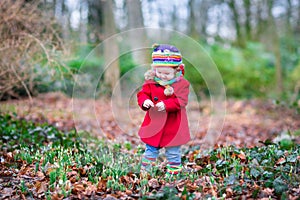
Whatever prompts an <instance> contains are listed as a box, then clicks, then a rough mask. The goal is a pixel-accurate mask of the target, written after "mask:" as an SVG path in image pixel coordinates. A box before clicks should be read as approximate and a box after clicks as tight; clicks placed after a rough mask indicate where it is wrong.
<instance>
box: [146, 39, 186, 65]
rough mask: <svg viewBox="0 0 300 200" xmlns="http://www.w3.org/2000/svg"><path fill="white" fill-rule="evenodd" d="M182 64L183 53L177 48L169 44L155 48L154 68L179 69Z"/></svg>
mask: <svg viewBox="0 0 300 200" xmlns="http://www.w3.org/2000/svg"><path fill="white" fill-rule="evenodd" d="M181 63H182V56H181V53H180V52H179V50H178V49H177V48H176V47H175V46H172V45H168V44H160V45H156V46H155V47H154V50H153V53H152V66H171V67H177V66H179V65H180V64H181Z"/></svg>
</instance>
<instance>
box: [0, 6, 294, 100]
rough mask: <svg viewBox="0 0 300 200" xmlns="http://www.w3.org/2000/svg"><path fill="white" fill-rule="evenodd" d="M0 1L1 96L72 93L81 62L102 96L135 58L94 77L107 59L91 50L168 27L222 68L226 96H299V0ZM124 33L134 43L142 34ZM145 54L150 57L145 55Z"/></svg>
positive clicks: (190, 73)
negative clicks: (112, 39) (141, 29)
mask: <svg viewBox="0 0 300 200" xmlns="http://www.w3.org/2000/svg"><path fill="white" fill-rule="evenodd" d="M0 4H1V6H0V9H1V10H0V11H1V12H0V13H1V15H2V16H1V17H0V19H1V23H0V24H1V26H0V32H1V34H0V39H1V41H3V42H2V44H1V47H0V51H1V53H0V60H1V62H0V79H1V81H0V89H1V90H0V91H1V92H0V99H1V100H7V99H12V98H20V97H23V96H28V95H29V96H32V95H36V94H38V93H41V92H50V91H63V92H65V93H66V94H68V95H69V96H72V92H73V87H74V78H76V75H78V74H80V73H81V72H80V69H81V68H82V66H84V69H85V71H84V73H87V74H89V76H87V79H86V82H89V81H92V80H98V81H99V80H101V81H103V82H104V83H105V84H104V86H103V87H105V89H104V90H102V89H103V88H102V89H101V87H98V88H99V91H100V92H99V95H100V96H101V95H107V94H109V92H107V91H109V90H111V89H112V87H113V85H114V84H115V82H116V81H117V79H113V78H111V79H110V80H107V77H115V76H117V77H122V76H123V75H124V74H126V72H128V71H129V70H131V69H134V68H135V67H136V66H137V65H138V64H139V63H136V61H135V58H134V55H133V54H131V53H127V54H124V55H121V56H119V57H118V62H116V63H115V64H116V66H113V67H111V70H109V71H107V73H108V74H109V73H110V74H115V75H114V76H112V75H110V76H107V77H97V75H98V74H97V73H95V72H97V71H99V68H103V67H104V66H105V65H106V64H107V63H106V60H107V59H106V57H107V54H105V53H103V52H98V53H95V54H94V55H92V56H88V55H89V53H90V52H91V51H92V50H94V48H95V47H97V45H98V44H99V43H101V42H102V41H104V40H105V39H106V38H108V37H110V36H111V35H113V34H117V33H120V32H122V31H126V30H130V29H132V28H139V27H160V28H168V29H172V30H175V31H179V32H181V33H184V34H186V35H188V36H189V37H191V38H193V39H194V40H196V41H197V42H198V43H199V44H200V45H201V46H202V47H203V48H204V50H205V51H206V52H207V53H208V54H209V56H210V57H211V58H212V60H213V61H214V63H215V64H216V66H217V68H218V69H219V71H220V73H221V75H222V78H223V81H224V84H225V87H226V94H227V96H229V97H234V98H276V99H286V100H288V101H289V102H292V103H294V102H297V101H298V100H299V98H300V94H299V91H300V59H299V58H300V40H299V38H300V37H299V36H300V12H299V10H300V0H243V1H238V0H211V1H209V0H183V1H179V0H178V1H172V3H171V2H169V3H168V5H169V6H165V4H166V3H165V2H164V1H159V0H103V1H98V0H76V1H69V0H42V1H39V0H26V1H24V0H17V1H11V0H3V1H1V3H0ZM25 16H26V17H25ZM27 16H29V17H27ZM20 19H22V21H20ZM45 24H46V25H47V26H45V27H44V28H42V27H43V25H45ZM24 27H28V28H25V29H24ZM30 27H32V28H30ZM34 27H35V28H34ZM11 33H13V34H11ZM24 35H25V36H28V35H29V36H28V37H24ZM128 40H129V41H130V42H131V43H132V44H133V46H132V47H135V46H134V45H136V46H137V45H139V42H140V41H139V40H143V38H138V37H136V36H133V37H132V38H128ZM130 42H129V43H130ZM177 42H178V41H177ZM179 42H180V41H179ZM170 43H172V40H171V39H170ZM122 45H125V44H123V43H122V42H118V44H117V45H110V47H106V48H107V49H106V52H108V54H109V52H114V53H116V54H117V53H118V48H122ZM29 47H30V48H29ZM3 52H6V54H4V53H3ZM7 55H18V56H17V57H16V56H14V57H8V56H7ZM26 56H27V57H26ZM146 57H148V59H150V54H149V55H146ZM86 58H88V59H86ZM185 64H186V75H185V76H186V78H187V79H188V80H189V81H191V83H192V85H193V87H194V90H195V91H196V94H197V95H199V96H201V95H208V91H207V88H206V84H205V82H204V81H203V79H202V78H201V77H200V76H199V75H196V74H197V73H195V72H196V69H195V67H196V66H192V65H191V64H190V63H189V62H187V61H185ZM24 69H27V70H24ZM101 91H105V92H103V93H101Z"/></svg>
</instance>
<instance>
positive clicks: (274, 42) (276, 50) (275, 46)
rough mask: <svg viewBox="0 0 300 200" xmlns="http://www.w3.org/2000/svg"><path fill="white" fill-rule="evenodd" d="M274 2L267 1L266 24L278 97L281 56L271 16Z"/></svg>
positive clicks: (280, 87) (280, 86) (281, 89)
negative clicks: (273, 56)
mask: <svg viewBox="0 0 300 200" xmlns="http://www.w3.org/2000/svg"><path fill="white" fill-rule="evenodd" d="M273 4H274V1H273V0H268V1H267V5H268V23H269V28H270V32H269V33H268V34H269V36H270V37H272V39H271V43H272V45H271V47H272V50H273V53H274V55H275V68H276V93H277V94H278V96H279V97H280V96H281V95H282V93H283V76H282V65H281V54H280V42H279V36H278V31H277V29H276V24H275V23H276V22H275V19H274V16H273V15H272V8H273Z"/></svg>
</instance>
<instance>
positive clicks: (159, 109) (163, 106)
mask: <svg viewBox="0 0 300 200" xmlns="http://www.w3.org/2000/svg"><path fill="white" fill-rule="evenodd" d="M155 106H156V107H157V110H158V111H164V110H165V109H166V107H165V104H164V102H162V101H161V102H159V103H157V104H156V105H155Z"/></svg>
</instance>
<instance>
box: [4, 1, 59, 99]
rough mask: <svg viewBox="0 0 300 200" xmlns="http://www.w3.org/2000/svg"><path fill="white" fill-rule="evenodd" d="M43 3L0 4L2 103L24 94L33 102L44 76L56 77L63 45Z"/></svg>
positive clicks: (6, 2) (18, 2)
mask: <svg viewBox="0 0 300 200" xmlns="http://www.w3.org/2000/svg"><path fill="white" fill-rule="evenodd" d="M41 5H42V4H41V3H40V2H39V1H33V3H32V2H31V3H28V2H26V1H24V0H1V1H0V41H1V42H0V100H3V99H7V98H10V97H15V98H18V97H20V95H19V92H18V91H20V90H23V91H26V93H25V94H27V95H28V96H29V98H31V95H32V92H33V90H34V87H35V85H36V84H38V83H37V82H35V78H36V77H37V76H39V75H40V74H41V73H45V67H46V66H48V67H49V66H52V68H47V70H46V73H55V71H56V69H55V67H58V66H61V63H60V61H59V59H58V58H57V55H58V54H57V53H58V52H63V51H62V50H63V48H62V47H63V46H62V42H61V40H60V37H59V36H58V33H57V30H56V29H54V25H55V24H54V20H53V19H51V17H50V16H51V15H49V14H48V15H47V12H45V11H43V10H42V8H41Z"/></svg>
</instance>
